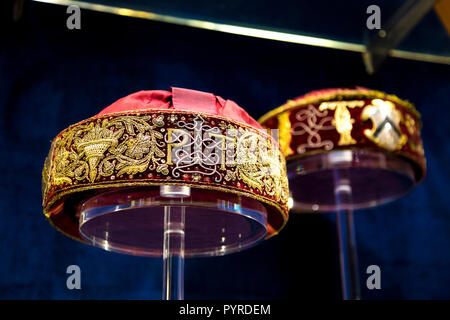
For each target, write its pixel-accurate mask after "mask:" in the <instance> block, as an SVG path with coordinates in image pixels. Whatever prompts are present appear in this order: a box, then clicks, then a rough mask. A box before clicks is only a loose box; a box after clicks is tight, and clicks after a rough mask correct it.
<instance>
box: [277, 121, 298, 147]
mask: <svg viewBox="0 0 450 320" xmlns="http://www.w3.org/2000/svg"><path fill="white" fill-rule="evenodd" d="M289 114H290V113H289V112H283V113H281V114H279V115H278V116H277V118H278V130H279V132H278V134H279V143H280V148H281V151H283V154H284V155H285V156H289V155H291V154H293V153H294V151H292V149H291V147H290V145H291V139H292V135H291V121H290V120H289Z"/></svg>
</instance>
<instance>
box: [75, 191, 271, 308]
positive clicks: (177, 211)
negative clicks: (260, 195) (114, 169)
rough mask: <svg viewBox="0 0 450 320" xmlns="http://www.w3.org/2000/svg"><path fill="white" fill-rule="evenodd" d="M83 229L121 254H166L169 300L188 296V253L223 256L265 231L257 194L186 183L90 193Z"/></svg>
mask: <svg viewBox="0 0 450 320" xmlns="http://www.w3.org/2000/svg"><path fill="white" fill-rule="evenodd" d="M79 214H80V217H79V219H80V227H79V228H80V234H81V235H82V237H83V238H84V239H85V240H87V241H88V242H90V243H91V244H93V245H95V246H98V247H100V248H103V249H105V250H108V251H114V252H119V253H123V254H130V255H137V256H145V257H162V258H163V286H162V287H163V290H162V291H163V294H162V298H163V299H166V300H172V299H184V258H185V257H201V256H219V255H225V254H228V253H232V252H237V251H241V250H244V249H246V248H249V247H251V246H254V245H256V244H257V243H259V242H260V241H262V240H263V239H264V238H265V236H266V233H267V212H266V209H265V207H264V206H263V205H262V204H261V203H260V202H259V201H257V200H255V199H252V198H248V197H244V196H238V195H234V194H230V193H224V192H218V191H213V190H206V189H204V190H200V189H194V188H190V187H188V186H176V185H161V186H159V187H135V188H118V189H117V190H114V191H108V192H104V193H99V194H97V195H95V196H92V197H91V198H89V199H87V200H86V201H85V202H84V203H83V205H82V207H81V208H80V210H79Z"/></svg>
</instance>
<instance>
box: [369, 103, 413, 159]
mask: <svg viewBox="0 0 450 320" xmlns="http://www.w3.org/2000/svg"><path fill="white" fill-rule="evenodd" d="M361 119H362V120H368V119H370V120H371V121H372V129H366V130H364V134H365V136H366V137H367V138H369V139H370V140H372V141H373V142H375V143H376V144H377V145H379V146H380V147H383V148H385V149H387V150H390V151H394V150H399V149H401V148H402V146H403V145H404V144H405V143H406V141H407V137H406V135H405V134H403V133H402V132H401V130H400V121H402V114H401V112H400V111H398V110H397V109H396V108H395V105H394V104H393V103H392V102H390V101H385V100H381V99H374V100H372V104H370V105H368V106H366V107H365V108H364V110H363V112H362V114H361Z"/></svg>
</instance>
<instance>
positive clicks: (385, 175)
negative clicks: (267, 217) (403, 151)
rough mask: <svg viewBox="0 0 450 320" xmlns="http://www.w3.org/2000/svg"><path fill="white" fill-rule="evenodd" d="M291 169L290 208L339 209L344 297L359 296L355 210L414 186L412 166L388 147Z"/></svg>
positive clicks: (312, 159) (324, 157)
mask: <svg viewBox="0 0 450 320" xmlns="http://www.w3.org/2000/svg"><path fill="white" fill-rule="evenodd" d="M287 171H288V177H289V186H290V192H291V197H292V199H294V201H293V206H292V208H291V210H293V211H294V212H311V211H313V212H330V211H335V212H336V214H337V228H338V236H339V251H340V252H339V253H340V254H339V255H340V265H341V283H342V296H343V299H345V300H357V299H360V297H361V295H360V286H359V274H358V259H357V250H356V240H355V229H354V223H353V210H356V209H363V208H368V207H373V206H377V205H381V204H383V203H386V202H389V201H391V200H394V199H396V198H399V197H401V196H402V195H404V194H406V193H407V192H409V191H410V190H411V189H413V187H414V186H415V184H416V182H415V181H416V180H415V176H414V170H413V167H412V165H411V164H410V162H409V161H407V160H406V159H403V158H401V157H399V156H396V155H393V154H388V153H384V152H379V151H363V150H341V151H332V152H329V153H322V154H317V155H311V156H307V157H304V158H300V159H295V160H291V161H290V162H289V164H288V167H287Z"/></svg>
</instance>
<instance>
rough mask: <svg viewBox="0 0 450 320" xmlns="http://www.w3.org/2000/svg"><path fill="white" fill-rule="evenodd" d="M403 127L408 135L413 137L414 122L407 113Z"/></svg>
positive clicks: (414, 130)
mask: <svg viewBox="0 0 450 320" xmlns="http://www.w3.org/2000/svg"><path fill="white" fill-rule="evenodd" d="M405 127H406V130H408V133H409V134H410V135H414V133H415V132H416V121H415V120H414V118H413V117H411V115H410V114H409V113H407V114H406V116H405Z"/></svg>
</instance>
